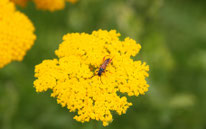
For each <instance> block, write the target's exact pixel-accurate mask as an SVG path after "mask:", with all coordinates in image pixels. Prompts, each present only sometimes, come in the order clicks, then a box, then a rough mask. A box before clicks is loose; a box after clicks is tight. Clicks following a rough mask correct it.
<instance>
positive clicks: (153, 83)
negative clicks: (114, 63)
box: [0, 0, 206, 129]
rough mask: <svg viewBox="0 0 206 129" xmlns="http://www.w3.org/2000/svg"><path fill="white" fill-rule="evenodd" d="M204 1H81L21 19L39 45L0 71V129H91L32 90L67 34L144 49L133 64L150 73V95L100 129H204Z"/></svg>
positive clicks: (31, 10)
mask: <svg viewBox="0 0 206 129" xmlns="http://www.w3.org/2000/svg"><path fill="white" fill-rule="evenodd" d="M205 5H206V1H204V0H196V1H195V0H172V1H171V0H101V1H100V0H99V1H98V0H79V2H78V3H77V4H74V5H72V4H68V5H67V7H66V8H65V9H64V10H62V11H56V12H53V13H51V12H47V11H39V10H36V9H35V7H34V5H33V4H32V3H30V4H29V5H28V7H26V8H20V7H19V8H18V9H19V10H21V11H22V12H24V13H25V14H26V15H27V16H28V17H29V18H30V19H31V20H32V21H33V23H34V25H35V27H36V32H35V33H36V35H37V40H36V42H35V44H34V46H33V48H32V49H31V50H30V51H29V52H28V54H27V55H26V56H25V59H24V60H23V62H12V63H11V64H9V65H7V66H6V67H4V68H3V69H1V70H0V129H91V128H92V126H93V125H92V124H93V122H89V123H85V124H81V123H78V122H76V121H75V120H73V119H72V117H73V116H74V114H73V113H70V112H68V110H67V109H66V108H61V106H60V105H58V104H57V103H56V100H55V99H54V98H51V97H50V95H49V93H48V92H47V93H36V92H35V89H34V88H33V81H34V79H35V78H34V77H33V76H34V66H35V65H36V64H39V63H41V61H43V60H44V59H52V58H55V57H56V56H55V54H54V50H55V49H57V48H58V45H59V43H61V41H62V39H61V38H62V36H63V35H64V34H66V33H69V32H87V33H91V32H92V31H93V30H97V29H100V28H101V29H107V30H110V29H116V30H117V31H118V32H120V33H121V34H122V39H123V38H125V37H126V36H129V37H131V38H133V39H135V40H136V41H137V42H139V43H140V44H141V45H142V50H141V52H140V54H138V55H137V56H136V57H135V59H138V60H139V59H141V60H143V61H145V62H147V63H148V64H149V65H150V77H149V78H148V83H149V84H150V89H149V92H147V93H146V95H144V96H139V97H131V98H130V99H129V101H131V102H133V103H134V105H133V106H132V107H131V108H129V109H128V111H127V113H126V114H125V115H122V116H118V115H116V114H115V115H114V121H113V122H112V123H111V124H110V125H109V126H108V127H102V126H101V124H100V123H98V124H99V128H102V129H103V128H105V129H205V128H206V110H205V109H206V101H205V99H206V93H205V91H206V16H205V14H206V8H205Z"/></svg>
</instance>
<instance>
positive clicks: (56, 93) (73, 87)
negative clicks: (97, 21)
mask: <svg viewBox="0 0 206 129" xmlns="http://www.w3.org/2000/svg"><path fill="white" fill-rule="evenodd" d="M119 36H120V34H119V33H117V32H116V31H115V30H111V31H106V30H98V31H93V33H92V34H87V33H71V34H67V35H65V36H64V37H63V43H61V44H60V46H59V49H58V50H56V51H55V53H56V55H57V56H58V58H59V59H53V60H45V61H43V62H42V63H41V64H39V65H37V66H36V67H35V77H36V78H37V79H36V80H35V81H34V87H35V88H36V91H37V92H44V91H47V90H48V89H51V90H52V91H53V92H52V94H51V96H52V97H56V98H57V102H58V103H59V104H61V105H62V106H63V107H65V106H66V107H67V108H68V109H69V110H70V112H77V115H76V116H75V117H74V119H76V120H77V121H80V122H88V121H90V120H91V119H93V120H97V121H102V122H103V125H104V126H107V125H108V124H109V123H110V122H112V120H113V118H112V114H111V111H116V112H117V113H118V114H119V115H121V114H124V113H126V111H127V109H128V108H129V107H130V106H131V105H132V103H130V102H128V101H127V98H126V97H125V95H126V94H128V95H129V96H138V95H139V94H144V93H145V92H146V91H148V87H149V85H148V84H147V82H146V80H145V78H146V77H148V73H147V71H149V66H148V65H146V63H142V62H141V61H134V60H132V59H131V56H135V55H136V54H137V53H138V52H139V50H140V48H141V46H140V45H139V44H137V43H136V42H135V41H134V40H132V39H130V38H126V39H125V40H124V41H120V40H119ZM104 57H105V60H106V59H112V61H111V62H110V63H109V64H108V65H107V67H106V69H105V71H104V72H103V73H102V75H101V76H98V75H97V72H98V70H99V68H100V66H101V65H102V64H103V62H105V60H103V58H104Z"/></svg>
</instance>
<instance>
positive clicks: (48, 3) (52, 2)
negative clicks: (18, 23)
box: [11, 0, 77, 11]
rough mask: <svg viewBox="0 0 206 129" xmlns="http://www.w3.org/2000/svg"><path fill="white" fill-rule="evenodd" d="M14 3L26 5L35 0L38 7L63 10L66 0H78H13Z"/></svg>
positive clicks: (71, 1)
mask: <svg viewBox="0 0 206 129" xmlns="http://www.w3.org/2000/svg"><path fill="white" fill-rule="evenodd" d="M11 1H13V2H14V3H16V4H18V5H20V6H23V7H24V6H25V5H26V4H27V2H28V1H33V2H34V3H35V5H36V7H37V8H38V9H41V10H49V11H55V10H61V9H63V8H64V7H65V2H70V3H75V2H77V0H11Z"/></svg>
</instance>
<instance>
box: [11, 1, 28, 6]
mask: <svg viewBox="0 0 206 129" xmlns="http://www.w3.org/2000/svg"><path fill="white" fill-rule="evenodd" d="M11 1H12V2H14V3H15V4H18V5H20V6H22V7H25V6H26V4H27V2H28V1H29V0H11Z"/></svg>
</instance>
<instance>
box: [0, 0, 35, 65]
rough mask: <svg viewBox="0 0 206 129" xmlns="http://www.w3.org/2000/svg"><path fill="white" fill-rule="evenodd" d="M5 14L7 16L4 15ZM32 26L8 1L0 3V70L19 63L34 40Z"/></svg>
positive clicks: (3, 0) (4, 0)
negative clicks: (12, 63) (9, 64)
mask: <svg viewBox="0 0 206 129" xmlns="http://www.w3.org/2000/svg"><path fill="white" fill-rule="evenodd" d="M5 14H7V15H5ZM33 32H34V26H33V25H32V23H31V21H30V20H29V19H28V17H27V16H25V15H24V14H23V13H21V12H18V11H16V10H15V7H14V5H13V3H11V2H9V1H8V0H1V2H0V68H2V67H4V66H5V65H6V64H8V63H10V62H11V61H21V60H22V59H23V57H24V56H25V54H26V52H27V51H28V50H29V49H30V48H31V46H32V45H33V43H34V40H35V39H36V36H35V35H34V33H33Z"/></svg>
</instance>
